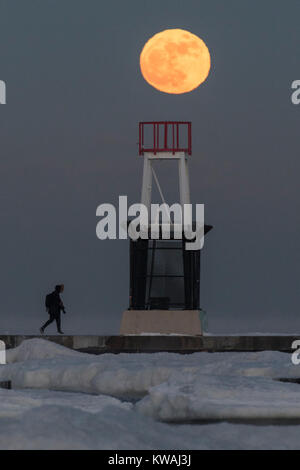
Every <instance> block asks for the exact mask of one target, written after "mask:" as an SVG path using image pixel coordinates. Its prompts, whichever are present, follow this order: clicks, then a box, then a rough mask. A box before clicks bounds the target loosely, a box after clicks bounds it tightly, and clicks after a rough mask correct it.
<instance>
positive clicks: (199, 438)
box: [0, 339, 300, 450]
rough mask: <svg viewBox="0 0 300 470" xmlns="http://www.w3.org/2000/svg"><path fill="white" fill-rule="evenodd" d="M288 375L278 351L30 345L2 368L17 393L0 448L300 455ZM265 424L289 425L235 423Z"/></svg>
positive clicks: (291, 369)
mask: <svg viewBox="0 0 300 470" xmlns="http://www.w3.org/2000/svg"><path fill="white" fill-rule="evenodd" d="M282 377H285V378H288V377H290V378H295V377H299V378H300V368H299V367H298V366H295V365H293V364H292V362H291V356H290V355H289V354H285V353H279V352H268V351H267V352H257V353H213V354H212V353H205V352H201V353H194V354H189V355H181V354H175V353H155V354H118V355H115V354H103V355H99V356H94V355H90V354H84V353H80V352H77V351H73V350H70V349H67V348H65V347H63V346H60V345H57V344H55V343H52V342H49V341H46V340H43V339H30V340H26V341H23V343H22V344H21V345H20V346H18V347H17V348H15V349H12V350H8V351H7V364H6V365H1V366H0V381H5V380H11V381H12V388H13V389H12V390H1V389H0V418H1V419H0V448H1V449H63V448H67V449H120V450H121V449H277V448H278V449H279V448H280V449H283V448H287V449H288V448H290V449H299V448H300V425H299V424H297V423H300V385H298V384H295V383H282V382H279V381H278V380H277V379H279V378H282ZM262 419H263V420H268V419H285V420H290V421H288V422H289V425H281V426H275V425H269V426H267V425H260V426H255V425H253V424H236V423H232V422H230V421H232V420H233V421H239V420H243V421H244V422H245V421H246V422H248V421H249V422H251V420H262ZM295 419H297V420H298V421H295V423H296V424H293V425H292V423H293V420H295ZM213 420H217V421H218V422H213V423H211V424H199V423H201V422H209V421H213ZM190 423H194V424H190ZM179 424H180V426H179Z"/></svg>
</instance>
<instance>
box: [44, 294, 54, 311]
mask: <svg viewBox="0 0 300 470" xmlns="http://www.w3.org/2000/svg"><path fill="white" fill-rule="evenodd" d="M52 303H53V298H52V292H51V294H47V295H46V298H45V306H46V310H48V309H49V308H50V307H51V305H52Z"/></svg>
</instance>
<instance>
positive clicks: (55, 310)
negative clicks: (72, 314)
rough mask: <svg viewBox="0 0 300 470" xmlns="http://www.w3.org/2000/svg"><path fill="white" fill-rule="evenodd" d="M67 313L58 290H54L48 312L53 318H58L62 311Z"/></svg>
mask: <svg viewBox="0 0 300 470" xmlns="http://www.w3.org/2000/svg"><path fill="white" fill-rule="evenodd" d="M61 310H62V311H63V312H64V311H65V307H64V304H63V303H62V300H61V298H60V295H59V293H58V292H57V290H54V291H53V292H51V298H50V304H49V308H48V312H49V314H50V315H51V316H54V317H55V316H57V315H59V314H60V311H61Z"/></svg>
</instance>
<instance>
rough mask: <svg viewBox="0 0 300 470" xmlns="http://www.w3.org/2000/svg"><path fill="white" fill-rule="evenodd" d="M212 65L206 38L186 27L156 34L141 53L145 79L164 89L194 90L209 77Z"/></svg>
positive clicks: (141, 64)
mask: <svg viewBox="0 0 300 470" xmlns="http://www.w3.org/2000/svg"><path fill="white" fill-rule="evenodd" d="M210 65H211V61H210V53H209V50H208V48H207V46H206V44H205V42H204V41H202V39H200V38H199V37H198V36H196V35H195V34H192V33H190V32H189V31H185V30H184V29H166V30H165V31H161V32H160V33H157V34H155V35H154V36H152V38H150V39H149V41H147V42H146V44H145V46H144V47H143V50H142V52H141V55H140V67H141V72H142V75H143V77H144V79H145V80H146V82H148V83H149V84H150V85H152V86H153V87H154V88H156V89H157V90H160V91H163V92H164V93H174V94H181V93H188V92H189V91H192V90H194V89H195V88H197V87H198V86H199V85H200V84H201V83H203V82H204V81H205V80H206V78H207V76H208V74H209V70H210Z"/></svg>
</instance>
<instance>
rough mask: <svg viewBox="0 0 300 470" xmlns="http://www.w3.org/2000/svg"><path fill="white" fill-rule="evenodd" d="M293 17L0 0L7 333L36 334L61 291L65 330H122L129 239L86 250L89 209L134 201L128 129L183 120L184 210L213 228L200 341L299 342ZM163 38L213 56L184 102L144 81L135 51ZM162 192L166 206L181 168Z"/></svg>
mask: <svg viewBox="0 0 300 470" xmlns="http://www.w3.org/2000/svg"><path fill="white" fill-rule="evenodd" d="M299 15H300V3H299V1H297V0H289V2H282V1H280V0H265V1H264V2H261V1H258V0H257V1H243V2H241V1H240V0H226V1H225V0H222V1H221V0H187V1H178V0H163V1H161V0H159V1H158V0H151V1H145V0H129V1H127V2H124V1H121V0H118V1H114V0H110V1H109V2H104V1H100V0H85V1H84V0H26V1H23V0H0V79H1V80H5V82H6V84H7V104H6V105H1V106H0V149H1V160H0V169H1V171H0V174H1V185H0V214H1V233H0V237H1V265H0V285H1V315H0V328H1V332H2V333H4V332H5V331H9V332H10V333H16V332H26V333H36V331H37V328H38V327H39V326H40V324H41V323H42V322H44V321H45V320H46V318H47V315H46V313H45V311H44V305H43V302H44V296H45V294H46V293H47V292H49V290H51V289H52V287H53V285H54V284H56V283H59V282H64V283H65V286H66V290H65V293H64V301H65V303H66V305H67V311H68V316H67V317H66V318H64V319H63V320H64V328H63V329H64V330H65V331H66V332H70V333H71V332H77V333H98V334H109V333H115V334H117V333H118V332H119V324H120V318H121V313H122V311H123V310H124V309H126V308H127V306H128V267H129V266H128V245H129V242H128V241H99V240H98V239H97V238H96V234H95V228H96V223H97V219H96V216H95V212H96V207H97V206H98V205H99V204H101V203H103V202H109V203H116V202H117V200H118V196H119V195H123V194H127V195H128V198H129V202H130V203H133V202H138V201H139V198H140V189H141V177H142V159H141V157H138V153H137V145H136V143H137V140H138V132H137V129H138V122H139V121H143V120H165V119H169V120H176V119H178V120H191V121H192V122H193V155H192V157H191V162H190V171H191V192H192V200H193V202H194V203H196V202H197V203H204V204H205V216H206V222H207V223H210V224H212V225H214V230H213V231H212V232H211V233H210V234H209V235H208V236H207V239H206V242H205V247H204V251H203V264H202V293H201V294H202V308H204V309H205V310H206V311H207V312H208V315H209V327H210V330H211V331H214V332H219V333H220V332H227V333H228V332H246V331H252V332H253V331H260V332H264V331H265V332H275V331H276V332H291V333H297V332H298V333H299V332H300V313H299V304H300V289H299V285H298V284H299V274H300V267H299V265H300V257H299V235H300V233H299V232H300V230H299V229H300V223H299V209H300V207H299V172H300V155H299V125H300V106H299V107H298V106H294V105H292V103H291V100H290V95H291V89H290V87H291V83H292V81H293V80H296V79H300V70H299V49H298V44H299V39H300V30H299ZM167 28H182V29H187V30H189V31H191V32H192V33H194V34H196V35H198V36H200V37H201V38H202V39H203V40H204V41H205V42H206V44H207V46H208V47H209V49H210V52H211V57H212V69H211V73H210V75H209V77H208V80H207V81H206V82H205V84H203V85H202V86H201V87H200V88H198V89H197V90H195V91H193V92H191V93H189V94H184V95H168V94H164V93H161V92H159V91H157V90H155V89H154V88H152V87H151V86H149V85H148V84H147V83H146V82H145V81H144V79H143V77H142V76H141V74H140V71H139V54H140V51H141V49H142V47H143V45H144V43H145V41H146V40H147V39H149V37H151V36H152V35H153V34H155V33H157V32H159V31H161V30H163V29H167ZM165 180H166V181H165V184H166V185H167V192H168V194H169V197H170V198H172V197H173V198H175V197H176V196H175V190H176V185H175V182H177V179H176V172H175V173H174V174H173V173H172V172H168V173H166V172H165ZM54 331H55V329H54V327H53V328H52V330H51V332H54ZM49 333H50V328H49Z"/></svg>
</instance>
